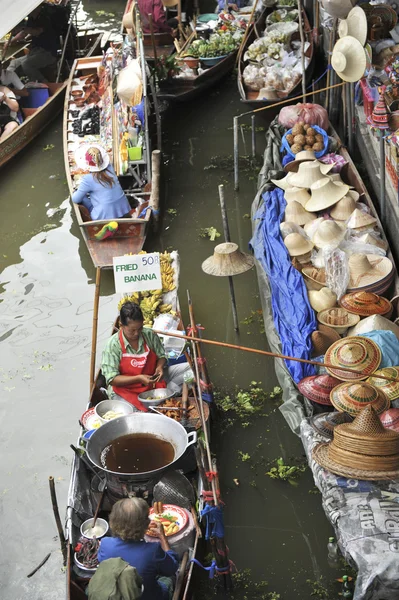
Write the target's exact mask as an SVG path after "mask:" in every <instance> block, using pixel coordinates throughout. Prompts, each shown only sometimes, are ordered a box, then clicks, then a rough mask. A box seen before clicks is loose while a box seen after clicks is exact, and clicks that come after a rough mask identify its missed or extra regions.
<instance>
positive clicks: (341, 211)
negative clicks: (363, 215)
mask: <svg viewBox="0 0 399 600" xmlns="http://www.w3.org/2000/svg"><path fill="white" fill-rule="evenodd" d="M355 208H356V202H355V200H354V199H353V198H352V196H350V195H349V194H348V195H347V196H344V197H343V198H341V200H338V202H337V204H336V205H335V206H333V207H332V209H331V210H330V216H331V217H332V218H333V219H335V220H336V221H347V220H348V219H349V217H350V216H351V214H352V213H353V211H354V210H355Z"/></svg>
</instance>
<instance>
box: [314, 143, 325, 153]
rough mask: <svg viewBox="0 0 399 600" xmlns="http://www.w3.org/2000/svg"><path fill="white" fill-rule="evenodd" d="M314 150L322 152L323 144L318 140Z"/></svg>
mask: <svg viewBox="0 0 399 600" xmlns="http://www.w3.org/2000/svg"><path fill="white" fill-rule="evenodd" d="M313 150H314V151H315V152H321V151H322V150H323V144H322V143H321V142H316V143H315V144H313Z"/></svg>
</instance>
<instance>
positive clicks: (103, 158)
mask: <svg viewBox="0 0 399 600" xmlns="http://www.w3.org/2000/svg"><path fill="white" fill-rule="evenodd" d="M75 162H76V164H77V166H78V167H79V168H80V169H84V170H85V171H90V173H98V171H104V169H106V168H107V167H108V165H109V156H108V154H107V152H106V151H105V149H104V148H103V146H101V145H100V144H96V143H95V142H90V143H86V144H81V145H80V146H79V148H77V150H76V151H75Z"/></svg>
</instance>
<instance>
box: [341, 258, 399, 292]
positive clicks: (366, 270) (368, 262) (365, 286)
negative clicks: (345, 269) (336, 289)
mask: <svg viewBox="0 0 399 600" xmlns="http://www.w3.org/2000/svg"><path fill="white" fill-rule="evenodd" d="M348 264H349V277H350V278H349V285H348V288H347V291H348V292H354V291H355V290H363V291H368V292H373V293H374V294H383V293H384V292H385V291H386V290H387V289H388V288H389V287H390V285H391V284H392V281H393V279H394V277H395V269H394V266H393V263H392V261H391V260H390V259H389V258H387V257H386V256H380V255H379V254H352V255H351V256H350V257H349V260H348Z"/></svg>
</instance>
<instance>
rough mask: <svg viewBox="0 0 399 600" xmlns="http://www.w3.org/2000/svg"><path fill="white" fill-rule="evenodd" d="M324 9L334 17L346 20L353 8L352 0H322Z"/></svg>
mask: <svg viewBox="0 0 399 600" xmlns="http://www.w3.org/2000/svg"><path fill="white" fill-rule="evenodd" d="M321 5H322V7H323V9H324V10H325V11H326V13H328V14H329V15H331V16H332V17H337V18H338V19H345V17H346V16H347V15H348V14H349V11H350V10H351V8H352V6H353V1H352V0H321Z"/></svg>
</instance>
